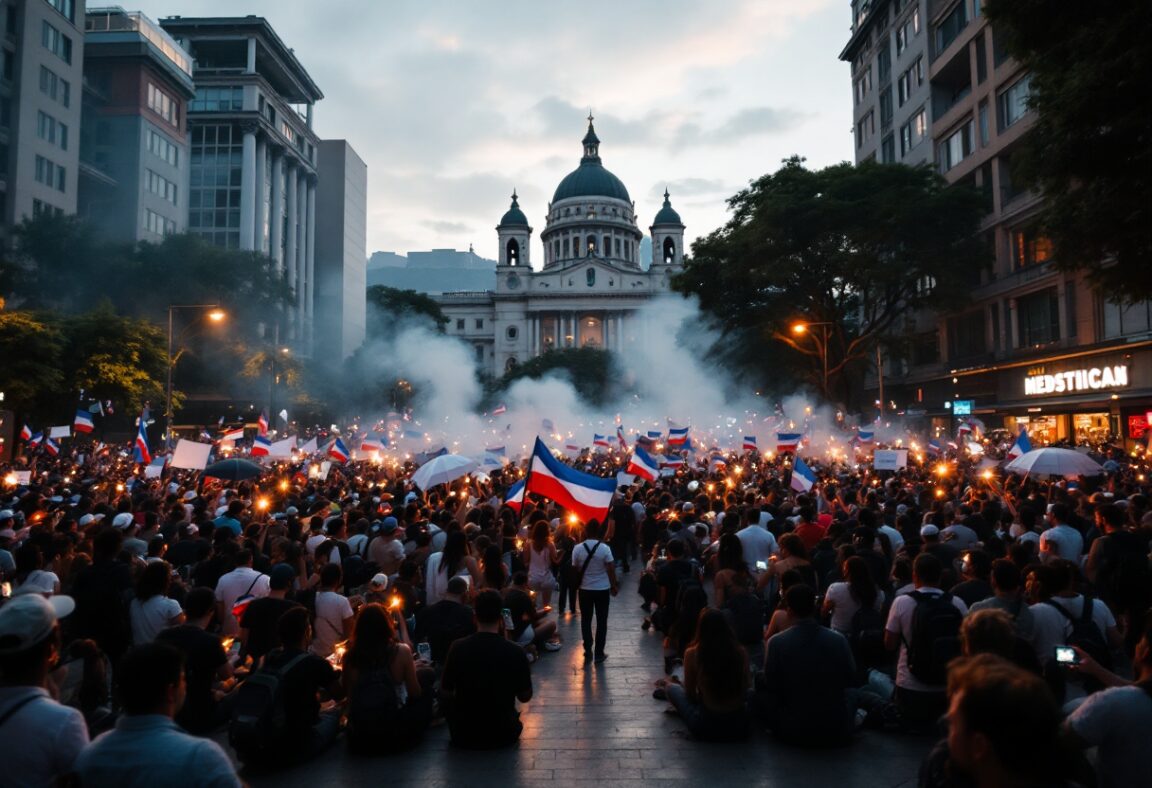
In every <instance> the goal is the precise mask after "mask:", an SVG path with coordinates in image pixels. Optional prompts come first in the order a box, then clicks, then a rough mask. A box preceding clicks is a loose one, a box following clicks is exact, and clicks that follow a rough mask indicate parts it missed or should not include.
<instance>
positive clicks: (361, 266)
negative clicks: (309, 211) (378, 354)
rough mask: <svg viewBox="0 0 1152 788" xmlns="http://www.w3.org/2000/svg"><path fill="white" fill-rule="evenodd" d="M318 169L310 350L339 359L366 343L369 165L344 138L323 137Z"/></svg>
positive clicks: (319, 356)
mask: <svg viewBox="0 0 1152 788" xmlns="http://www.w3.org/2000/svg"><path fill="white" fill-rule="evenodd" d="M317 171H318V178H317V183H316V198H317V200H316V201H317V206H316V322H315V325H316V330H315V346H314V348H313V352H314V354H315V356H316V358H329V359H331V360H333V361H340V360H343V359H345V358H347V357H348V356H350V355H352V353H354V352H355V351H356V349H357V348H359V347H360V345H361V344H363V342H364V329H365V311H366V308H367V304H366V303H365V290H366V289H367V282H366V274H367V271H366V269H367V265H368V251H367V249H368V238H367V233H368V200H367V198H368V194H367V192H368V167H367V165H365V164H364V161H363V160H362V159H361V158H360V157H359V156H358V155H356V151H354V150H353V149H352V146H351V145H349V144H348V143H347V142H346V141H345V140H323V141H321V142H320V147H319V150H318V159H317Z"/></svg>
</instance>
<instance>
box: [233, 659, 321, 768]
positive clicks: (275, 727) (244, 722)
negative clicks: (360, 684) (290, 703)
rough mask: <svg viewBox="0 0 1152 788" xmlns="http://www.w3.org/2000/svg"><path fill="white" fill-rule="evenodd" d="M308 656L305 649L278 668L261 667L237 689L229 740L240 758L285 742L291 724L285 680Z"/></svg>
mask: <svg viewBox="0 0 1152 788" xmlns="http://www.w3.org/2000/svg"><path fill="white" fill-rule="evenodd" d="M308 656H309V655H308V653H307V652H305V653H303V654H298V655H296V656H295V657H293V658H292V659H290V660H289V661H288V662H286V663H285V664H284V665H282V666H281V667H279V668H276V669H273V670H268V669H261V670H258V671H257V672H255V673H253V674H252V675H251V676H249V677H248V680H247V681H245V682H244V683H243V684H241V685H240V688H239V689H238V690H236V703H235V705H233V707H232V719H231V720H230V722H229V723H228V741H229V743H231V745H232V747H233V749H235V750H236V752H237V754H238V755H239V756H240V758H241V760H252V759H255V758H258V757H260V756H261V755H266V754H270V753H271V751H273V750H275V749H277V748H278V746H279V745H280V744H281V743H282V742H283V740H284V737H285V733H286V731H287V727H288V720H287V712H286V710H285V704H284V687H283V680H284V677H285V676H287V675H288V672H289V671H291V670H292V668H294V667H296V666H297V665H299V664H300V663H301V662H303V661H304V660H305V659H307V658H308Z"/></svg>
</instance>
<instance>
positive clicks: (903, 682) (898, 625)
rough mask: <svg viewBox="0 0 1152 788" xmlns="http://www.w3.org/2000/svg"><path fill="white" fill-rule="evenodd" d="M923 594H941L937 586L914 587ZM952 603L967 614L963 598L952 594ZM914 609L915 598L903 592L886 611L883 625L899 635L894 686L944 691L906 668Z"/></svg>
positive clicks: (917, 689) (941, 687)
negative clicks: (898, 654) (886, 616)
mask: <svg viewBox="0 0 1152 788" xmlns="http://www.w3.org/2000/svg"><path fill="white" fill-rule="evenodd" d="M915 590H917V591H919V592H920V593H923V594H943V593H944V592H943V591H942V590H940V589H939V588H930V587H928V586H924V587H922V588H918V589H915ZM952 604H953V605H954V606H955V608H956V609H957V610H959V611H960V612H961V613H962V614H964V615H968V605H966V604H964V600H963V599H961V598H960V597H958V596H955V595H953V597H952ZM915 611H916V598H915V597H913V596H911V595H909V594H904V595H903V596H897V597H896V598H895V599H894V600H893V601H892V609H891V610H889V611H888V624H887V625H886V626H885V629H887V630H888V631H889V632H893V633H896V634H898V635H900V659H899V661H897V663H896V686H897V687H902V688H904V689H908V690H914V691H916V692H944V690H945V687H944V686H943V685H939V686H936V685H932V684H925V683H924V682H923V681H920V679H918V678H916V677H915V676H913V675H912V671H910V670H909V669H908V644H909V643H910V642H911V641H912V614H913V613H914V612H915Z"/></svg>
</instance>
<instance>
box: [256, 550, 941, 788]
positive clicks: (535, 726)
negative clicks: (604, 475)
mask: <svg viewBox="0 0 1152 788" xmlns="http://www.w3.org/2000/svg"><path fill="white" fill-rule="evenodd" d="M637 577H638V572H637V571H636V569H635V567H634V568H633V571H632V573H631V574H629V575H622V578H623V583H622V588H621V591H620V595H619V596H617V597H616V598H615V599H613V600H612V609H611V613H610V615H609V635H608V643H607V652H608V655H609V658H608V661H607V662H606V663H605V664H603V665H601V666H595V667H594V666H592V665H588V666H587V667H586V666H585V665H584V662H583V656H582V649H581V645H580V620H579V618H578V617H576V616H564V617H562V618H561V620H560V632H561V636H562V637H563V638H564V641H565V646H564V649H563V650H562V651H560V652H557V653H554V654H545V655H544V656H543V657H542V659H541V661H540V662H538V663H536V664H535V665H534V666H533V684H534V686H535V697H534V698H533V699H532V701H531V703H528V704H525V706H524V708H523V709H522V713H521V719H522V720H523V722H524V726H525V729H524V734H523V737H522V738H521V741H520V745H519V746H518V747H517V748H514V749H509V750H505V751H500V752H468V751H461V750H456V749H453V748H452V747H450V745H449V743H448V729H447V726H444V725H441V726H439V727H436V728H433V729H432V730H431V731H429V733H428V735H427V737H426V738H425V740H424V743H423V744H422V745H421V746H420V747H419V748H418V749H416V750H415V751H413V752H410V753H405V754H401V755H392V756H381V757H377V758H364V757H354V756H350V755H348V753H347V750H346V749H345V746H344V742H343V740H342V739H341V740H340V741H339V742H338V743H337V744H336V745H335V746H334V747H333V748H332V749H331V750H329V751H328V752H326V753H325V754H324V755H323V756H322V757H321V758H319V759H317V760H316V761H313V762H312V763H309V764H306V765H304V766H301V767H297V768H296V769H293V770H291V771H289V772H281V773H279V774H275V775H261V776H252V777H249V778H248V779H249V781H250V782H251V784H252V785H253V786H277V788H280V787H282V786H286V785H291V786H296V785H308V786H336V785H341V786H369V785H373V786H375V785H382V784H387V785H388V786H408V785H411V786H469V788H471V787H472V786H500V788H508V786H518V785H525V786H527V785H537V784H541V785H542V784H559V785H565V786H566V785H572V784H586V785H591V784H594V783H595V784H599V785H602V786H616V785H646V786H647V785H656V786H672V785H676V786H686V785H690V784H696V785H699V784H704V785H708V784H719V785H736V784H742V785H758V786H760V785H768V786H813V787H814V788H815V787H816V786H832V785H842V786H914V785H915V784H916V773H917V769H918V767H919V764H920V761H921V759H922V758H923V756H924V755H925V754H926V753H927V752H928V750H929V749H930V748H931V744H932V742H931V740H930V739H925V738H922V737H916V736H907V735H901V734H895V733H877V732H873V731H866V732H863V733H861V734H860V735H859V736H858V738H857V740H856V741H855V743H854V744H853V745H852V746H850V747H846V748H840V749H833V750H804V749H799V748H795V747H789V746H786V745H783V744H780V743H778V742H776V741H775V740H774V739H773V738H772V737H771V736H770V735H768V734H767V733H765V732H764V731H763V730H761V729H757V730H756V731H755V732H754V733H753V735H752V737H751V738H749V739H748V740H747V741H745V742H742V743H738V744H713V743H703V742H698V741H695V740H693V739H691V738H689V737H688V736H687V734H686V731H685V729H684V726H683V725H682V724H681V723H680V721H679V718H678V717H677V716H676V715H673V714H666V713H664V709H665V708H666V707H667V706H668V704H667V703H662V702H659V701H655V700H653V699H652V689H653V687H652V682H653V680H654V679H656V678H658V677H660V676H661V675H663V674H662V671H661V666H662V664H663V662H662V657H661V646H660V636H659V635H657V634H656V633H654V632H647V633H646V632H643V631H641V629H640V623H641V621H642V620H643V613H642V611H641V610H640V601H641V600H640V597H639V596H638V595H637V594H636V582H637Z"/></svg>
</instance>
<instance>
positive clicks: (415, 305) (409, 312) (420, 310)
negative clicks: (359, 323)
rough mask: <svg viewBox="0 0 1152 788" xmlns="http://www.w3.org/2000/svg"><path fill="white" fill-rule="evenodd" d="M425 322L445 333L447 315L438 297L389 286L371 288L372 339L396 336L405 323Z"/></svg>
mask: <svg viewBox="0 0 1152 788" xmlns="http://www.w3.org/2000/svg"><path fill="white" fill-rule="evenodd" d="M411 322H417V323H424V324H425V325H430V326H432V327H433V328H434V329H435V330H436V331H438V332H440V333H443V332H444V327H445V326H447V325H448V317H447V316H446V315H445V314H444V311H443V310H442V309H441V308H440V304H438V303H436V299H434V298H432V297H431V296H428V295H425V294H424V293H418V292H416V291H415V290H400V289H398V288H395V287H388V286H386V285H372V286H371V287H369V288H368V326H367V334H368V337H369V339H377V338H381V337H389V336H393V335H394V334H395V332H396V329H397V327H398V326H400V325H401V324H405V323H411Z"/></svg>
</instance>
